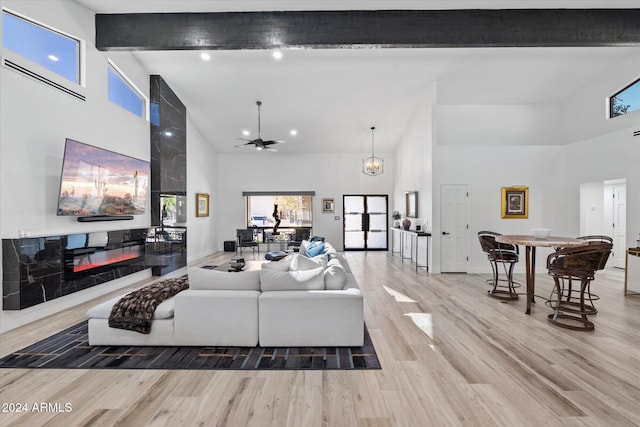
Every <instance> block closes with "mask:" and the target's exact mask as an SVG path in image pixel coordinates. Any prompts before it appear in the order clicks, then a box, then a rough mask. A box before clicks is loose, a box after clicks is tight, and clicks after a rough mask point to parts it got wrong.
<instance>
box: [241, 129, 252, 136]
mask: <svg viewBox="0 0 640 427" xmlns="http://www.w3.org/2000/svg"><path fill="white" fill-rule="evenodd" d="M242 134H243V135H244V136H249V135H251V132H249V131H248V130H246V129H245V130H243V131H242Z"/></svg>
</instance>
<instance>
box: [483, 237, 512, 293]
mask: <svg viewBox="0 0 640 427" xmlns="http://www.w3.org/2000/svg"><path fill="white" fill-rule="evenodd" d="M499 235H500V233H496V232H494V231H480V232H478V240H479V241H480V246H481V247H482V250H483V251H484V253H485V254H486V255H487V259H488V260H489V264H491V269H492V270H493V278H492V279H489V280H487V283H490V284H491V285H492V288H491V289H489V290H488V291H487V293H488V294H489V296H491V297H494V298H498V299H503V300H515V299H518V293H517V292H516V288H519V287H520V286H521V284H520V283H519V282H516V281H515V280H513V269H514V267H515V265H516V263H518V261H519V259H520V251H519V249H518V245H512V244H507V243H499V242H496V236H499ZM498 264H500V265H502V268H503V269H504V274H505V278H504V279H501V278H500V268H499V266H498Z"/></svg>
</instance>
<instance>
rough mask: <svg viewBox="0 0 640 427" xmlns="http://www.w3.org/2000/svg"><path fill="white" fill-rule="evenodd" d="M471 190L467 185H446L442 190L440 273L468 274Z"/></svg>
mask: <svg viewBox="0 0 640 427" xmlns="http://www.w3.org/2000/svg"><path fill="white" fill-rule="evenodd" d="M468 203H469V189H468V186H467V185H466V184H463V185H452V184H445V185H442V187H441V188H440V206H441V214H440V215H441V218H440V221H441V224H442V226H441V227H440V229H441V232H442V235H441V239H440V250H441V258H440V260H441V261H440V271H442V272H443V273H466V272H467V265H468V263H469V255H468V248H469V244H468V234H469V225H468V224H469V221H468V211H469V206H468Z"/></svg>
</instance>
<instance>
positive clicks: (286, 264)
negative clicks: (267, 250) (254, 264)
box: [262, 255, 293, 271]
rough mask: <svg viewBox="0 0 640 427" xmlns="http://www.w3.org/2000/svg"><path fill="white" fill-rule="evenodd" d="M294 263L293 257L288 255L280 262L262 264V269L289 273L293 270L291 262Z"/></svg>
mask: <svg viewBox="0 0 640 427" xmlns="http://www.w3.org/2000/svg"><path fill="white" fill-rule="evenodd" d="M292 261H293V255H287V256H286V257H284V258H282V259H281V260H279V261H271V262H265V263H264V264H262V268H268V269H269V268H270V269H272V270H278V271H289V270H290V269H291V262H292Z"/></svg>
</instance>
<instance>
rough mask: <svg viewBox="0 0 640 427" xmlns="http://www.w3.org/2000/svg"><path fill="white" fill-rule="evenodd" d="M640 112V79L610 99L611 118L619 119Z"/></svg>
mask: <svg viewBox="0 0 640 427" xmlns="http://www.w3.org/2000/svg"><path fill="white" fill-rule="evenodd" d="M636 110H640V79H638V80H636V81H634V82H633V83H631V84H630V85H629V86H627V87H625V88H624V89H622V90H621V91H619V92H617V93H616V94H614V95H613V96H612V97H611V98H609V117H610V118H613V117H617V116H622V115H625V114H628V113H630V112H632V111H636Z"/></svg>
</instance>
